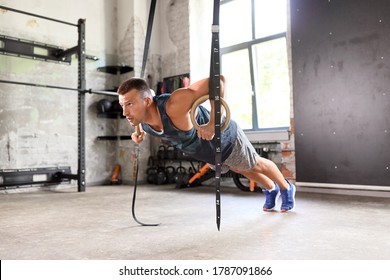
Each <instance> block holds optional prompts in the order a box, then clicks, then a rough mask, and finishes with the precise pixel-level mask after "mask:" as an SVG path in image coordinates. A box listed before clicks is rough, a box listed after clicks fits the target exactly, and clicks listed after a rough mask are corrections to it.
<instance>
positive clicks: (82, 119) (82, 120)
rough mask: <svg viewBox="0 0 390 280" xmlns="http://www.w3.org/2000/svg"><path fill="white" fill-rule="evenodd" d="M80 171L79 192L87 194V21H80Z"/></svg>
mask: <svg viewBox="0 0 390 280" xmlns="http://www.w3.org/2000/svg"><path fill="white" fill-rule="evenodd" d="M77 26H78V33H79V37H78V46H77V55H78V59H79V61H78V68H79V73H78V89H79V92H78V171H77V186H78V191H79V192H85V91H86V81H85V19H79V21H78V25H77Z"/></svg>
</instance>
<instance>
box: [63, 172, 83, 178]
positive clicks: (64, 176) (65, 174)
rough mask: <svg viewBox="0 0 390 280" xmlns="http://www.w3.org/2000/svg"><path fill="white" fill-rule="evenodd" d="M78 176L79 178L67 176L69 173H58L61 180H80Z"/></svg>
mask: <svg viewBox="0 0 390 280" xmlns="http://www.w3.org/2000/svg"><path fill="white" fill-rule="evenodd" d="M78 176H79V175H78V174H67V173H61V172H59V173H58V177H59V178H60V179H69V180H70V179H72V180H77V179H78V178H79V177H78Z"/></svg>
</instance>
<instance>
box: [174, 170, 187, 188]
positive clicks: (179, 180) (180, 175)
mask: <svg viewBox="0 0 390 280" xmlns="http://www.w3.org/2000/svg"><path fill="white" fill-rule="evenodd" d="M185 174H186V169H185V168H184V167H183V166H179V167H178V168H176V174H175V183H176V186H181V185H183V183H184V176H185Z"/></svg>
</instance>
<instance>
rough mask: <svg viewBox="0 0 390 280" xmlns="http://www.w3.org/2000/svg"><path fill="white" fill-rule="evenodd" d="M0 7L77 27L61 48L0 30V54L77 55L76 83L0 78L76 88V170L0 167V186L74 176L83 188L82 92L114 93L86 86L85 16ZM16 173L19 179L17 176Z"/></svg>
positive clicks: (63, 58)
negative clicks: (65, 17)
mask: <svg viewBox="0 0 390 280" xmlns="http://www.w3.org/2000/svg"><path fill="white" fill-rule="evenodd" d="M0 9H3V10H8V11H12V12H15V13H20V14H24V15H29V16H34V17H38V18H42V19H45V20H49V21H54V22H57V23H60V24H65V25H70V26H75V27H77V31H78V42H77V45H76V46H74V47H72V48H69V49H66V50H64V49H62V48H60V47H57V46H53V45H48V44H44V43H38V42H35V41H30V40H24V39H19V38H14V37H10V36H6V35H2V34H0V54H3V55H10V56H17V57H21V58H29V59H34V60H41V61H48V62H57V63H64V64H70V63H71V56H72V55H73V54H76V55H77V57H78V87H77V88H68V87H60V86H55V85H43V84H34V83H26V82H17V81H6V80H0V83H9V84H17V85H25V86H35V87H45V88H54V89H62V90H71V91H77V92H78V163H77V165H78V169H77V174H71V173H70V168H59V169H58V170H57V169H56V168H54V169H53V168H50V167H49V168H25V169H12V170H2V169H0V188H4V187H7V186H14V185H30V184H53V183H61V182H69V181H70V180H77V189H78V192H84V191H85V188H86V182H85V93H87V92H88V93H95V94H104V95H116V93H115V92H108V91H94V90H92V89H88V90H87V89H86V80H85V60H86V59H92V60H98V58H97V57H95V56H91V55H87V54H86V53H85V21H86V20H85V19H79V20H78V22H77V24H74V23H70V22H65V21H62V20H58V19H54V18H49V17H46V16H42V15H37V14H33V13H30V12H26V11H21V10H17V9H13V8H9V7H5V6H2V5H0ZM53 170H54V172H53ZM18 177H19V179H18ZM34 178H43V180H40V179H39V180H35V179H34Z"/></svg>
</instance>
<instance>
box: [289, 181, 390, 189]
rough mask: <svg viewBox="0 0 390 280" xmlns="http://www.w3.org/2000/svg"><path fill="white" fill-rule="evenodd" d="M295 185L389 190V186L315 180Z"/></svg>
mask: <svg viewBox="0 0 390 280" xmlns="http://www.w3.org/2000/svg"><path fill="white" fill-rule="evenodd" d="M296 185H297V186H299V187H312V188H329V189H348V190H369V191H390V186H371V185H353V184H331V183H315V182H296Z"/></svg>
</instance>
